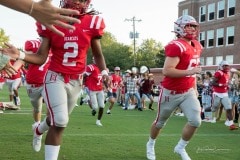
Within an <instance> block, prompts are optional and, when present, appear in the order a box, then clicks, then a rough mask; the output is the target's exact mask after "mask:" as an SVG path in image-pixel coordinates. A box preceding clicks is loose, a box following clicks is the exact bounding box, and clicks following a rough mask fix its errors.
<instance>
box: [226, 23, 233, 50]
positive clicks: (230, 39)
mask: <svg viewBox="0 0 240 160" xmlns="http://www.w3.org/2000/svg"><path fill="white" fill-rule="evenodd" d="M226 41H227V42H226V43H227V45H233V44H234V26H231V27H227V39H226Z"/></svg>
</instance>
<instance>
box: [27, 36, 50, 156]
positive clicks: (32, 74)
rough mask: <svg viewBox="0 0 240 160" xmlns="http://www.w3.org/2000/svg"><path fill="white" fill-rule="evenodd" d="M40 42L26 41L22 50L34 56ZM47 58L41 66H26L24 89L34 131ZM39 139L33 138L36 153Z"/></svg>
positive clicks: (36, 124)
mask: <svg viewBox="0 0 240 160" xmlns="http://www.w3.org/2000/svg"><path fill="white" fill-rule="evenodd" d="M40 43H41V41H40V40H39V39H37V40H27V41H26V42H25V44H24V50H25V52H27V53H28V54H36V53H37V51H38V48H39V46H40ZM48 55H49V57H48V58H47V60H46V62H45V63H44V64H43V65H35V64H31V63H30V64H28V69H27V72H26V82H27V83H26V89H27V94H28V97H29V98H30V102H31V104H32V106H33V119H34V123H33V124H32V129H33V130H34V129H35V128H36V127H37V126H38V125H39V124H40V122H41V115H42V105H43V97H42V91H43V83H44V77H45V74H46V72H47V69H48V66H49V64H50V56H51V54H48ZM41 139H42V136H38V138H35V139H34V141H36V142H34V143H33V149H34V150H35V151H36V152H38V151H39V150H40V149H41Z"/></svg>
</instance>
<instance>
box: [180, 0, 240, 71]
mask: <svg viewBox="0 0 240 160" xmlns="http://www.w3.org/2000/svg"><path fill="white" fill-rule="evenodd" d="M185 14H188V15H191V16H193V17H194V18H195V19H196V20H197V21H198V22H199V24H200V34H199V41H200V42H201V44H202V45H203V47H204V49H203V53H202V56H201V64H202V65H203V66H211V65H218V64H219V63H220V62H221V61H222V60H227V61H228V62H229V63H230V64H235V65H236V64H239V63H240V1H239V0H184V1H181V2H179V6H178V16H182V15H185ZM236 66H238V65H236ZM238 69H240V68H238Z"/></svg>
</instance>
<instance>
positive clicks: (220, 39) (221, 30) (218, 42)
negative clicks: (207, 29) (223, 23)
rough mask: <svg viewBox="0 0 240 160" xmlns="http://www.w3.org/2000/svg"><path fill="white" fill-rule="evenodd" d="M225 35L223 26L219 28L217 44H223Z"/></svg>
mask: <svg viewBox="0 0 240 160" xmlns="http://www.w3.org/2000/svg"><path fill="white" fill-rule="evenodd" d="M223 35H224V29H223V28H220V29H217V45H216V46H223Z"/></svg>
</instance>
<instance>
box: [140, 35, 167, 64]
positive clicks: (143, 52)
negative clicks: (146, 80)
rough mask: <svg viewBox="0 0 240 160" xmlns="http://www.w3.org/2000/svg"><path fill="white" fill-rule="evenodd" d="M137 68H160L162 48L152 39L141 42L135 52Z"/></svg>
mask: <svg viewBox="0 0 240 160" xmlns="http://www.w3.org/2000/svg"><path fill="white" fill-rule="evenodd" d="M136 56H137V57H136V58H137V61H136V62H137V66H142V65H145V66H148V67H149V68H156V67H160V66H159V65H161V63H162V60H163V59H164V58H163V57H164V55H163V46H162V44H161V43H159V42H156V41H155V40H154V39H146V40H143V42H142V44H141V45H140V47H139V48H138V50H137V52H136Z"/></svg>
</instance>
